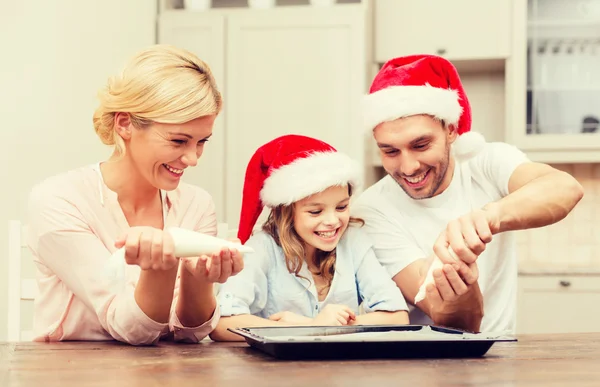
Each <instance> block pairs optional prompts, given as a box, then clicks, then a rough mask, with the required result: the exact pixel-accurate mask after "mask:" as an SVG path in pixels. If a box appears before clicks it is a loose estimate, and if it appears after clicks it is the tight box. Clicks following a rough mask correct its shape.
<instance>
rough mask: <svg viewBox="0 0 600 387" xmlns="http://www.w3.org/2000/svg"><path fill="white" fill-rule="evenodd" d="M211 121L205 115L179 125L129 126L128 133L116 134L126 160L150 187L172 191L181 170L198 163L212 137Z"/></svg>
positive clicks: (181, 172) (211, 117)
mask: <svg viewBox="0 0 600 387" xmlns="http://www.w3.org/2000/svg"><path fill="white" fill-rule="evenodd" d="M126 117H127V120H129V117H128V116H126ZM215 118H216V116H215V115H209V116H204V117H200V118H196V119H194V120H192V121H188V122H186V123H183V124H161V123H153V124H151V125H150V126H148V127H146V128H144V129H138V128H136V127H135V126H133V125H132V124H131V123H129V130H128V131H126V133H123V132H120V134H121V137H123V139H124V140H125V152H126V157H129V158H130V160H131V162H132V164H133V167H134V168H135V169H137V171H138V172H139V173H140V175H141V176H142V177H143V178H144V179H145V180H146V181H148V182H149V183H150V184H151V185H152V186H154V187H156V188H158V189H163V190H167V191H170V190H174V189H175V188H177V186H178V185H179V181H180V180H181V176H183V173H184V172H185V169H186V168H188V167H194V166H196V164H197V163H198V159H199V158H200V156H201V155H202V152H203V151H204V145H205V144H206V142H207V141H208V138H209V137H210V136H211V135H212V128H213V125H214V121H215ZM118 126H119V127H121V128H123V126H122V125H118ZM122 130H123V129H121V131H122Z"/></svg>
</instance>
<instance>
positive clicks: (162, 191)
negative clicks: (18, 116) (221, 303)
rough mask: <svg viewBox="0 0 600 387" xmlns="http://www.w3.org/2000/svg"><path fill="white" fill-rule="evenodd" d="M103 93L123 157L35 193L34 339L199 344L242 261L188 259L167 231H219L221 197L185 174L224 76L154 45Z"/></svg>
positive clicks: (100, 119)
mask: <svg viewBox="0 0 600 387" xmlns="http://www.w3.org/2000/svg"><path fill="white" fill-rule="evenodd" d="M99 99H100V105H99V107H98V108H97V110H96V112H95V114H94V117H93V123H94V128H95V130H96V133H97V135H98V136H99V137H100V139H101V140H102V142H103V143H104V144H106V145H110V146H113V147H114V153H113V154H112V156H111V157H110V158H109V159H108V160H106V161H103V162H100V163H97V164H94V165H87V166H83V167H81V168H78V169H75V170H72V171H69V172H66V173H63V174H60V175H57V176H53V177H51V178H49V179H47V180H45V181H43V182H41V183H40V184H38V185H37V186H36V187H34V189H33V191H32V193H31V197H30V208H29V212H30V219H29V230H30V233H29V241H28V244H29V247H30V249H31V251H32V252H33V255H34V260H35V264H36V267H37V277H38V285H39V296H38V297H37V299H36V301H35V309H34V314H35V322H34V334H35V339H34V340H36V341H62V340H113V339H114V340H118V341H122V342H125V343H129V344H133V345H142V344H155V343H156V342H157V341H158V340H159V339H161V338H173V339H174V340H177V341H185V342H199V341H200V340H202V339H203V338H204V337H206V336H207V335H208V334H209V333H210V332H211V331H212V330H213V329H214V327H215V326H216V324H217V322H218V320H219V317H220V313H219V308H218V306H217V305H216V300H215V297H214V295H213V290H212V289H213V283H214V282H224V281H225V280H226V279H227V278H228V277H229V276H231V275H235V274H236V273H238V272H239V271H240V270H241V269H242V266H243V261H242V257H241V255H240V253H239V252H237V251H236V250H232V251H230V250H227V249H226V250H223V251H221V252H220V254H216V255H214V256H212V257H199V258H196V259H193V258H189V259H187V258H186V259H181V260H179V259H178V258H177V257H175V256H173V240H172V239H171V237H170V236H169V234H168V233H166V232H163V229H165V228H166V227H171V226H176V227H181V228H186V229H190V230H195V231H199V232H203V233H207V234H210V235H216V230H217V222H216V215H215V207H214V204H213V201H212V198H211V197H210V195H209V194H208V193H207V192H206V191H204V190H203V189H200V188H197V187H194V186H191V185H188V184H185V183H182V182H181V181H180V180H181V177H182V175H183V174H184V173H185V170H186V168H189V167H194V166H195V165H196V164H197V162H198V159H199V158H200V156H201V155H202V152H203V149H204V147H205V146H206V142H207V141H208V140H209V138H210V136H211V134H212V129H213V123H214V120H215V117H217V115H218V114H219V112H220V111H221V104H222V102H221V95H220V93H219V91H218V89H217V85H216V84H215V80H214V78H213V76H212V73H211V71H210V69H209V67H208V66H207V65H206V63H204V62H203V61H201V60H200V59H198V58H197V57H196V56H194V55H193V54H191V53H190V52H187V51H184V50H180V49H177V48H174V47H170V46H154V47H151V48H149V49H146V50H144V51H142V52H140V53H138V54H137V55H136V56H134V57H133V58H132V59H131V61H130V62H129V63H128V64H127V65H126V67H125V69H124V70H123V72H122V73H121V74H120V75H118V76H116V77H113V78H111V79H110V80H109V82H108V85H107V87H106V88H105V89H103V90H102V91H101V92H100V93H99ZM121 247H124V248H125V251H126V254H125V260H126V262H127V263H128V264H129V265H128V267H127V272H126V276H125V277H126V278H125V279H124V280H123V283H121V284H119V286H114V285H115V284H114V283H112V282H113V281H114V278H110V276H108V275H107V272H106V270H105V269H106V265H107V264H106V263H107V260H108V259H109V257H110V256H111V254H112V253H113V252H114V251H115V250H116V249H118V248H121Z"/></svg>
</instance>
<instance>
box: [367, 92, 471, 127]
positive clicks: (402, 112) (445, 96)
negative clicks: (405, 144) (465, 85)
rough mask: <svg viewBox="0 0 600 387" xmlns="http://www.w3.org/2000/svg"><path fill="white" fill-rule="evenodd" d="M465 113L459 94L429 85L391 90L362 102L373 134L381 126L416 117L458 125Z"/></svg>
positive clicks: (375, 93) (370, 96) (375, 94)
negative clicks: (399, 119) (388, 122)
mask: <svg viewBox="0 0 600 387" xmlns="http://www.w3.org/2000/svg"><path fill="white" fill-rule="evenodd" d="M462 111H463V108H462V106H461V105H460V102H459V97H458V92H457V91H455V90H452V89H442V88H438V87H433V86H431V85H429V84H426V85H424V86H390V87H388V88H385V89H382V90H379V91H376V92H374V93H371V94H368V95H366V96H365V97H364V99H363V120H364V125H365V127H366V129H367V130H373V129H374V128H375V127H376V126H377V125H379V124H380V123H382V122H386V121H393V120H396V119H398V118H402V117H408V116H413V115H417V114H428V115H431V116H434V117H436V118H438V119H441V120H444V121H446V123H448V124H452V125H456V124H458V120H459V118H460V115H461V114H462Z"/></svg>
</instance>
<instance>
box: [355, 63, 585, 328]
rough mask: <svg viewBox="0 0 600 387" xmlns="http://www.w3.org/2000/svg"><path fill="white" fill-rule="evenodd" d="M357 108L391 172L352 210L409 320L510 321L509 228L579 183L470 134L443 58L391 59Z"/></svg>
mask: <svg viewBox="0 0 600 387" xmlns="http://www.w3.org/2000/svg"><path fill="white" fill-rule="evenodd" d="M363 113H364V118H365V125H366V127H367V129H368V130H369V131H372V133H373V137H374V138H375V141H376V142H377V145H378V147H379V149H380V156H381V161H382V164H383V167H384V169H385V170H386V172H387V173H388V175H387V176H386V177H384V178H383V179H382V180H380V181H379V182H377V183H376V184H374V185H373V186H372V187H370V188H368V189H367V190H366V191H365V192H364V193H363V194H362V195H361V196H360V197H359V199H358V200H357V202H356V203H355V205H354V207H353V216H356V217H360V218H362V219H364V220H365V221H366V225H365V230H366V231H367V232H368V233H369V234H370V236H371V238H372V239H373V242H374V244H375V250H376V254H377V257H378V259H379V260H380V262H381V263H382V264H383V265H384V266H385V267H386V269H387V271H388V273H389V275H390V276H391V277H392V278H393V279H394V281H395V282H396V284H397V285H398V286H399V287H400V289H401V290H402V293H403V294H404V296H405V298H406V299H407V300H408V301H411V302H413V304H416V307H413V308H412V310H411V313H410V320H411V323H422V324H430V323H432V322H433V323H435V324H437V325H444V326H450V327H454V328H460V329H465V330H469V331H474V332H477V331H501V330H509V331H514V329H515V322H516V288H517V254H516V243H515V235H514V233H510V232H508V231H514V230H522V229H527V228H533V227H542V226H546V225H549V224H552V223H555V222H557V221H559V220H561V219H563V218H564V217H565V216H567V215H568V213H569V212H570V211H571V210H572V209H573V207H574V206H575V205H576V204H577V203H578V202H579V200H580V199H581V198H582V196H583V190H582V188H581V186H580V185H579V184H578V182H577V181H576V180H575V179H574V178H573V177H571V176H570V175H568V174H566V173H564V172H561V171H558V170H556V169H554V168H552V167H550V166H548V165H545V164H540V163H534V162H531V161H529V160H528V159H527V157H526V156H525V154H523V153H522V152H521V151H519V150H518V149H517V148H515V147H514V146H512V145H509V144H506V143H486V142H485V140H484V138H483V137H482V136H481V135H479V134H477V133H474V132H471V108H470V105H469V101H468V99H467V96H466V94H465V91H464V89H463V87H462V85H461V81H460V78H459V76H458V73H457V71H456V69H455V68H454V66H453V65H452V64H451V63H450V62H448V61H447V60H445V59H443V58H440V57H436V56H428V55H414V56H408V57H401V58H396V59H393V60H391V61H389V62H388V63H386V64H385V65H384V66H383V67H382V69H381V71H380V72H379V73H378V74H377V76H376V77H375V80H374V81H373V84H372V85H371V89H370V93H369V94H368V95H367V96H365V101H364V111H363ZM432 263H435V264H436V266H435V267H436V269H435V270H433V276H432V280H431V281H429V280H428V281H425V278H426V273H427V272H428V270H429V268H430V267H432ZM421 285H423V288H422V293H421V292H419V290H420V287H421ZM417 293H419V295H421V294H423V297H420V296H419V298H418V299H417V301H416V302H414V300H415V297H416V296H417Z"/></svg>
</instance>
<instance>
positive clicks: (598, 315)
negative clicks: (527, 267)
mask: <svg viewBox="0 0 600 387" xmlns="http://www.w3.org/2000/svg"><path fill="white" fill-rule="evenodd" d="M517 305H518V306H517V333H519V334H525V333H571V332H598V331H600V309H599V308H598V305H600V273H598V274H597V275H519V280H518V293H517Z"/></svg>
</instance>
